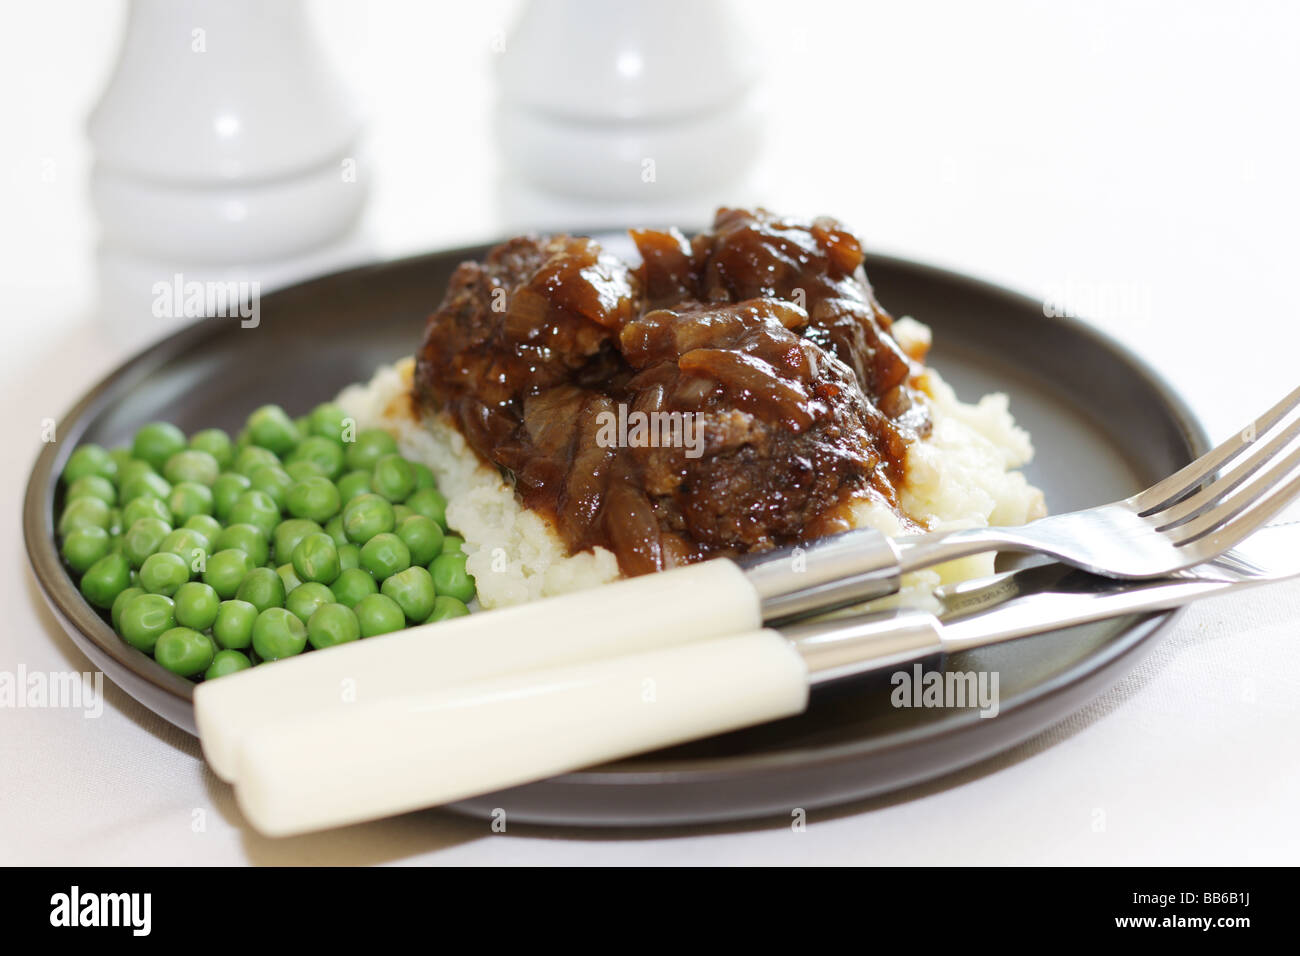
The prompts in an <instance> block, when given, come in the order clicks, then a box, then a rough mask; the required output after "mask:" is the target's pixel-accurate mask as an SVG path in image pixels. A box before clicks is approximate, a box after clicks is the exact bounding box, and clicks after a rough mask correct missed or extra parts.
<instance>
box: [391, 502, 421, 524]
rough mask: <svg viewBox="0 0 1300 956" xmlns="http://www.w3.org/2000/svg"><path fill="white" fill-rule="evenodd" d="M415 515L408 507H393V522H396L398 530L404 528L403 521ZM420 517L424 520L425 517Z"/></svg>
mask: <svg viewBox="0 0 1300 956" xmlns="http://www.w3.org/2000/svg"><path fill="white" fill-rule="evenodd" d="M414 514H415V512H414V511H412V510H411V509H410V508H408V507H406V505H393V521H394V522H396V526H397V527H398V528H400V527H401V526H402V522H403V521H405V520H406V519H407V518H410V517H411V516H412V515H414ZM420 517H421V518H423V517H424V515H420Z"/></svg>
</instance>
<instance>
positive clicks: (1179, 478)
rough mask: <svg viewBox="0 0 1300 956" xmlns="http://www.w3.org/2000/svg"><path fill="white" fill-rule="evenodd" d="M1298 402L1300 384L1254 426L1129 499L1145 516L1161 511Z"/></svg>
mask: <svg viewBox="0 0 1300 956" xmlns="http://www.w3.org/2000/svg"><path fill="white" fill-rule="evenodd" d="M1297 406H1300V388H1297V389H1295V391H1293V392H1291V394H1289V395H1287V397H1286V398H1284V399H1282V401H1280V402H1278V403H1277V404H1276V405H1274V406H1273V407H1272V408H1270V409H1269V410H1268V411H1266V412H1265V413H1264V414H1263V415H1261V416H1260V417H1259V418H1257V419H1255V421H1254V423H1253V425H1254V427H1253V429H1252V428H1250V427H1247V428H1244V429H1242V430H1241V431H1239V432H1237V434H1235V435H1233V436H1232V437H1231V438H1229V439H1228V440H1227V441H1225V442H1223V444H1221V445H1218V446H1217V447H1215V448H1213V449H1211V450H1210V451H1208V452H1206V453H1205V454H1204V455H1202V456H1201V457H1200V458H1198V459H1196V461H1194V462H1192V463H1191V464H1190V465H1187V466H1186V467H1183V468H1180V469H1179V470H1178V471H1176V472H1174V473H1173V474H1172V475H1170V476H1169V477H1168V478H1166V479H1164V480H1163V481H1158V482H1156V483H1155V484H1154V485H1152V486H1151V487H1150V488H1148V489H1146V490H1145V491H1142V492H1139V493H1138V494H1136V495H1134V496H1133V497H1132V498H1130V499H1129V502H1130V504H1132V505H1133V506H1134V507H1136V508H1138V509H1139V512H1138V513H1139V515H1141V516H1142V517H1146V516H1147V515H1150V514H1153V513H1155V512H1156V511H1159V510H1160V509H1161V508H1163V507H1165V506H1166V505H1168V504H1169V503H1170V502H1172V501H1176V500H1177V499H1179V498H1181V497H1182V496H1183V495H1185V494H1186V493H1187V492H1189V491H1191V490H1193V489H1194V488H1196V487H1197V486H1198V485H1199V484H1200V483H1201V481H1203V480H1204V479H1205V477H1206V476H1207V475H1212V474H1214V473H1215V472H1217V471H1218V470H1219V469H1220V468H1222V467H1223V466H1224V465H1226V464H1227V463H1228V462H1230V461H1232V460H1233V459H1234V458H1236V457H1237V456H1238V455H1240V454H1241V453H1242V451H1243V450H1245V449H1246V448H1247V447H1249V446H1250V445H1252V444H1254V443H1255V442H1256V441H1258V440H1259V438H1261V437H1262V436H1263V435H1264V433H1265V432H1267V431H1269V430H1270V429H1272V428H1273V426H1274V425H1276V424H1277V423H1278V422H1280V421H1281V420H1282V419H1284V418H1285V417H1286V416H1287V415H1289V414H1290V413H1291V412H1292V411H1293V410H1295V408H1296V407H1297ZM1248 434H1249V435H1250V438H1249V439H1247V438H1246V436H1247V435H1248Z"/></svg>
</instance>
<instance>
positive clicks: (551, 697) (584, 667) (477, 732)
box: [235, 630, 808, 836]
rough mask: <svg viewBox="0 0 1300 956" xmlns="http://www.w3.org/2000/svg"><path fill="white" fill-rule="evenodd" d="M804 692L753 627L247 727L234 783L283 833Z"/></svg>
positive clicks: (449, 792) (680, 735)
mask: <svg viewBox="0 0 1300 956" xmlns="http://www.w3.org/2000/svg"><path fill="white" fill-rule="evenodd" d="M807 702H808V675H807V668H806V666H805V664H804V661H803V658H802V657H801V656H800V654H799V652H798V651H797V650H795V648H794V647H793V645H791V643H790V642H789V641H787V640H786V639H785V638H783V637H782V636H781V635H780V634H779V633H777V632H776V631H771V630H763V631H753V632H750V633H747V634H742V635H738V636H732V637H724V638H717V639H714V640H711V641H701V642H696V643H693V644H688V645H684V646H681V647H675V648H669V649H666V650H658V651H651V652H648V653H643V654H637V655H633V656H628V657H618V658H612V659H607V660H603V661H596V662H592V663H586V664H580V665H574V666H569V667H560V668H553V669H550V670H545V671H533V672H531V673H528V674H513V675H510V676H508V677H499V678H495V679H493V680H487V681H481V682H479V683H476V684H470V685H465V686H462V687H457V688H450V689H444V690H438V691H433V692H429V693H426V694H420V695H414V696H411V697H408V698H404V699H390V700H385V701H381V702H378V703H374V704H365V705H358V706H357V707H355V708H353V709H351V710H336V711H333V712H330V713H327V714H324V715H320V714H307V715H302V716H299V717H294V718H291V719H289V720H285V721H282V722H281V723H278V724H275V725H273V726H270V727H267V728H265V729H264V730H261V731H259V732H258V733H257V734H255V735H251V736H249V737H248V738H246V739H245V741H244V745H243V747H242V748H241V754H240V760H239V766H238V771H237V781H236V784H235V794H236V797H237V799H238V801H239V805H240V807H241V809H242V810H243V812H244V814H245V816H247V817H248V819H249V821H250V822H251V823H252V824H253V826H254V827H256V828H257V829H258V830H260V831H261V832H262V833H265V834H268V835H271V836H285V835H289V834H294V833H303V832H306V831H309V830H318V829H322V828H324V827H331V826H339V825H343V824H348V823H356V822H360V821H362V820H371V819H375V818H378V817H382V816H388V815H390V814H395V813H402V812H405V811H408V810H415V809H418V808H421V807H430V806H436V805H438V804H442V803H448V802H451V801H454V800H459V799H463V798H465V797H468V796H470V795H473V794H479V793H488V792H492V791H496V790H501V789H504V788H507V787H512V786H516V785H518V784H523V783H527V782H529V781H532V780H539V779H543V778H545V777H549V776H553V775H554V774H557V773H563V772H565V771H569V770H576V769H578V768H580V767H586V766H590V765H592V764H598V763H603V762H604V761H607V760H612V759H615V758H619V757H624V756H629V755H631V754H636V753H641V752H644V751H648V750H654V749H657V748H659V747H665V746H669V745H672V744H677V743H681V742H683V741H687V740H692V739H695V738H697V737H705V736H709V735H711V734H717V733H722V732H725V731H728V730H734V729H736V728H739V727H744V726H748V725H750V724H756V723H761V722H763V721H767V720H774V719H776V718H778V717H785V716H789V715H791V714H797V713H800V712H801V711H803V710H804V708H805V707H806V706H807ZM505 810H506V811H507V813H508V812H509V806H508V805H507V806H506V807H505Z"/></svg>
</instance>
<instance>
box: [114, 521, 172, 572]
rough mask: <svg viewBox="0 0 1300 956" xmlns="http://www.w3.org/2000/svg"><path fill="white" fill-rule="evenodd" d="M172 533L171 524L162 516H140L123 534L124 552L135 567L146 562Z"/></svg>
mask: <svg viewBox="0 0 1300 956" xmlns="http://www.w3.org/2000/svg"><path fill="white" fill-rule="evenodd" d="M171 533H172V527H171V525H169V524H167V522H165V521H163V520H162V519H161V518H139V519H137V520H136V521H135V523H134V524H132V525H131V526H130V527H129V528H127V529H126V534H125V535H123V536H122V553H123V554H124V555H126V559H127V560H128V561H130V562H131V566H132V567H134V568H138V567H140V566H141V565H142V564H144V562H145V559H146V558H147V557H149V555H151V554H153V553H154V552H155V551H157V550H158V548H159V547H160V546H161V545H162V543H163V540H164V539H166V537H167V536H168V535H169V534H171Z"/></svg>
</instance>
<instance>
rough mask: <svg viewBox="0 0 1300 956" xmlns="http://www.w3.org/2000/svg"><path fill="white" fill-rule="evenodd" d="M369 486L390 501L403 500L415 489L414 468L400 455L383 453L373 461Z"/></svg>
mask: <svg viewBox="0 0 1300 956" xmlns="http://www.w3.org/2000/svg"><path fill="white" fill-rule="evenodd" d="M370 487H371V488H373V489H374V491H375V494H378V495H382V496H383V497H385V498H387V499H388V500H389V501H391V502H394V503H396V502H398V501H405V500H406V498H407V496H408V495H410V494H411V492H413V491H414V490H415V469H414V468H412V467H411V463H410V462H409V461H407V460H406V459H405V458H403V457H402V456H401V455H384V456H383V457H382V458H380V459H379V460H378V461H376V462H375V467H374V470H373V471H372V472H371V475H370Z"/></svg>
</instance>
